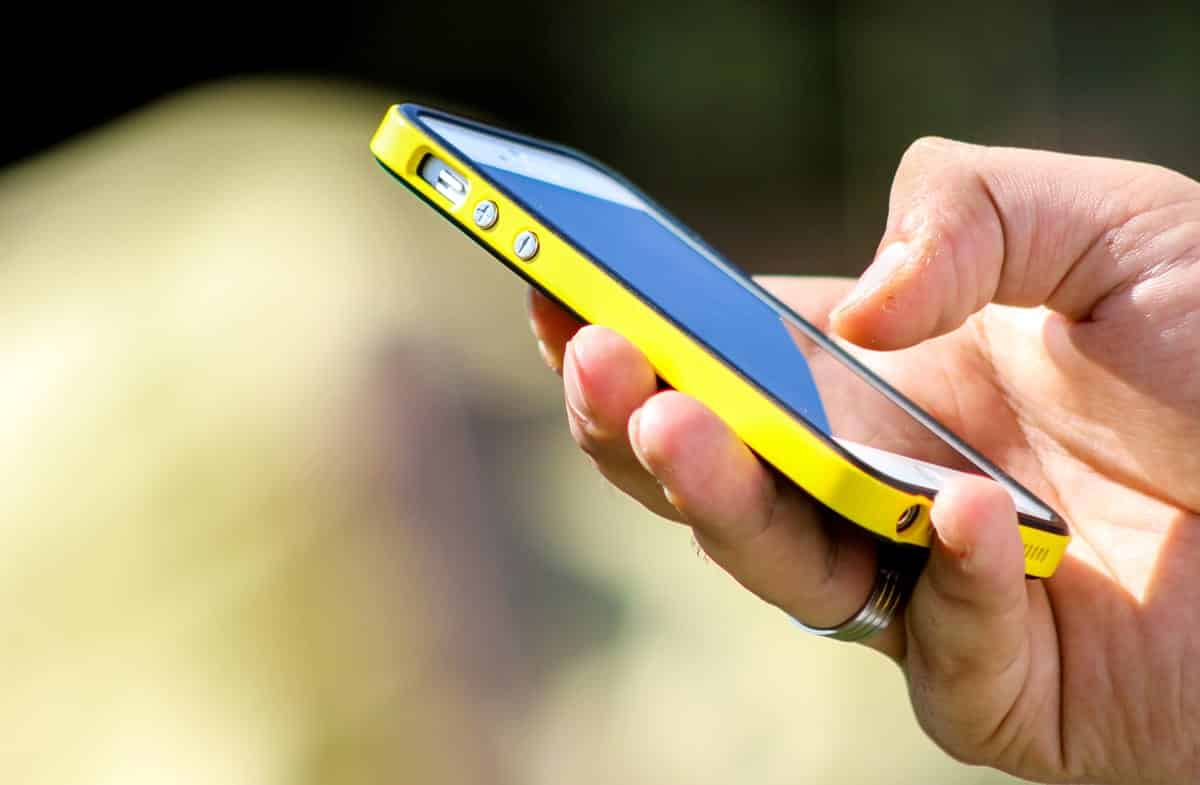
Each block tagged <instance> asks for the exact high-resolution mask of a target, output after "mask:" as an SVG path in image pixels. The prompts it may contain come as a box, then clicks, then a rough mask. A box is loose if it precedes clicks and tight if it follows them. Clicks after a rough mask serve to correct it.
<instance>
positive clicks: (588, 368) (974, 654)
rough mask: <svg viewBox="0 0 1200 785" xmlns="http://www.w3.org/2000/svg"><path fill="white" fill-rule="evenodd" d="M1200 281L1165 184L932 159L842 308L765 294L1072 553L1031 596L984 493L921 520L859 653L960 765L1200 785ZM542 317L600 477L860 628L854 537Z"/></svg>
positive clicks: (1185, 222)
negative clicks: (897, 393)
mask: <svg viewBox="0 0 1200 785" xmlns="http://www.w3.org/2000/svg"><path fill="white" fill-rule="evenodd" d="M1198 260H1200V184H1197V183H1196V182H1194V181H1192V180H1190V179H1188V178H1186V177H1184V176H1182V175H1180V174H1177V173H1175V172H1171V171H1168V170H1165V169H1162V168H1159V167H1155V166H1151V165H1147V164H1140V163H1132V162H1125V161H1116V160H1108V159H1097V158H1084V157H1078V156H1067V155H1060V154H1054V153H1046V152H1040V151H1032V150H1017V149H1006V148H984V147H976V146H972V145H964V144H959V143H955V142H950V141H947V140H941V139H925V140H920V141H918V142H916V143H915V144H914V145H913V146H912V147H911V148H910V149H909V150H908V152H907V153H906V154H905V156H904V158H903V160H902V161H901V163H900V166H899V169H898V171H897V174H896V178H895V181H894V184H893V187H892V194H891V201H890V214H889V218H888V224H887V228H886V230H885V232H884V237H883V240H882V241H881V242H880V245H879V252H878V253H877V256H876V259H875V262H874V263H873V264H872V266H871V267H870V268H869V269H868V270H867V272H866V273H865V274H864V275H863V276H862V278H861V279H860V280H859V281H858V283H857V285H854V282H852V281H845V280H839V279H812V278H807V279H805V278H782V279H766V280H764V281H763V283H764V285H765V286H767V287H768V288H769V289H771V290H772V291H773V292H774V293H775V294H776V295H777V296H779V297H780V298H781V299H783V300H784V301H785V302H787V303H789V304H790V305H791V306H792V307H793V308H795V309H796V310H797V311H798V312H800V313H801V314H803V315H804V316H806V317H807V318H808V319H809V320H810V321H813V322H814V323H815V324H817V326H819V327H821V328H823V329H829V330H832V331H833V332H836V333H838V334H840V335H841V336H842V337H844V338H846V339H848V340H849V341H852V342H853V343H854V344H856V345H857V346H858V347H861V348H860V349H859V350H857V353H858V354H859V356H860V357H861V359H862V360H863V361H864V362H866V363H867V364H868V365H870V366H872V367H873V368H875V369H877V370H878V371H879V372H880V373H881V374H882V375H884V376H885V377H886V378H888V379H889V381H891V382H892V383H893V384H894V385H896V386H897V387H899V388H900V389H901V390H903V391H904V392H906V393H907V394H908V395H909V396H910V397H912V398H913V399H914V400H915V401H916V402H917V403H918V404H920V405H921V406H922V407H924V408H925V409H927V410H928V411H930V412H931V413H932V414H933V415H934V416H935V417H937V418H938V419H940V420H941V421H942V422H944V423H945V424H946V425H947V426H949V427H950V428H951V429H952V430H954V431H955V432H956V433H958V434H959V435H960V436H962V437H963V438H965V439H966V440H967V441H968V442H969V443H971V444H972V445H974V446H975V447H977V448H979V449H980V450H981V451H982V452H984V453H985V454H986V455H988V456H989V457H990V458H992V459H993V460H995V461H996V462H997V463H999V464H1000V465H1001V466H1002V467H1003V468H1005V469H1006V470H1007V471H1008V472H1010V473H1011V474H1012V475H1013V476H1014V477H1016V479H1018V480H1019V481H1020V482H1022V483H1023V484H1024V485H1026V486H1027V487H1029V488H1030V489H1031V490H1032V491H1033V492H1034V493H1036V494H1038V495H1039V496H1041V497H1042V498H1044V499H1046V501H1048V502H1049V503H1050V504H1051V505H1052V506H1054V507H1055V508H1056V509H1057V510H1059V511H1060V512H1061V513H1063V514H1064V515H1065V517H1066V518H1067V520H1068V522H1069V523H1070V525H1071V527H1072V532H1073V534H1074V539H1073V541H1072V544H1071V547H1070V551H1069V553H1068V555H1067V557H1066V559H1065V560H1064V562H1063V564H1062V566H1061V567H1060V568H1059V570H1058V572H1057V573H1056V575H1055V576H1054V577H1053V578H1051V579H1048V580H1045V581H1026V580H1025V579H1024V576H1023V570H1024V563H1023V556H1022V547H1021V543H1020V540H1019V537H1018V533H1017V527H1016V519H1015V513H1014V511H1013V507H1012V502H1011V500H1010V498H1009V497H1008V495H1007V494H1006V493H1005V492H1004V491H1003V490H1002V489H1000V488H999V486H997V485H995V484H994V483H992V482H990V481H987V480H984V479H965V480H960V481H956V482H954V483H953V484H951V485H950V486H948V487H947V488H945V489H944V490H943V491H942V492H941V493H939V495H938V497H937V499H936V500H935V504H934V507H933V510H932V520H933V524H934V527H935V530H936V537H935V541H934V543H933V547H932V552H931V555H930V559H929V562H928V564H927V566H926V567H925V569H924V571H923V573H922V575H921V576H920V579H919V580H918V582H917V584H916V586H915V588H914V590H913V594H912V597H911V598H910V601H909V603H908V607H907V609H906V611H905V614H904V616H903V618H897V619H896V621H894V622H893V623H892V625H891V626H890V627H889V628H888V629H887V630H885V631H884V632H883V633H881V634H880V635H878V636H876V637H875V638H873V639H871V640H870V641H868V643H867V645H869V646H871V647H873V648H875V649H878V650H879V651H881V652H883V653H884V654H886V655H888V656H889V657H892V658H893V659H895V660H896V661H897V662H898V663H899V664H900V665H901V667H902V669H903V671H904V673H905V676H906V678H907V680H908V685H909V692H910V696H911V698H912V702H913V707H914V709H915V711H916V715H917V718H918V720H919V722H920V723H921V725H922V727H923V728H924V729H925V730H926V732H927V733H928V734H929V735H930V736H931V737H932V738H933V739H934V740H935V741H936V742H937V743H938V744H939V745H941V746H942V747H943V749H945V750H946V751H947V752H949V753H950V754H951V755H953V756H955V757H956V758H959V759H960V760H964V761H967V762H970V763H977V764H984V765H988V766H993V767H996V768H999V769H1003V770H1005V771H1008V772H1010V773H1013V774H1016V775H1019V776H1022V777H1026V778H1030V779H1035V780H1042V781H1046V782H1112V783H1118V782H1119V783H1139V782H1145V783H1151V782H1154V783H1157V782H1163V783H1168V782H1169V783H1179V782H1195V781H1200V577H1198V575H1197V571H1196V569H1195V565H1197V564H1200V514H1198V513H1200V484H1198V483H1197V482H1196V478H1197V477H1200V450H1198V449H1197V447H1200V261H1198ZM839 303H840V304H839ZM530 312H531V319H532V326H533V330H534V333H535V335H536V336H537V338H538V341H539V347H540V350H541V352H542V355H543V357H544V358H545V359H546V362H547V363H548V364H549V365H550V366H551V367H552V368H554V369H555V370H557V371H559V372H560V373H561V374H562V375H563V380H564V388H565V395H566V402H567V407H566V408H567V418H568V422H569V425H570V428H571V433H572V435H573V436H574V438H575V440H576V441H577V442H578V443H579V445H580V447H581V448H582V449H583V450H584V451H585V452H586V453H587V454H588V455H589V456H590V457H591V459H592V460H593V462H594V463H595V465H596V468H597V469H598V470H599V471H600V472H602V473H603V474H604V476H605V477H607V478H608V479H609V480H610V481H611V482H612V483H613V484H615V485H616V486H618V487H620V488H621V489H622V490H624V491H625V492H627V493H629V494H630V495H631V496H633V497H634V498H636V499H638V500H639V501H641V502H642V503H643V504H644V505H646V506H647V507H648V508H650V509H651V510H653V511H654V512H656V513H658V514H660V515H662V516H663V517H665V518H669V519H672V520H676V521H679V522H682V523H684V524H687V525H689V526H691V527H692V528H693V530H694V532H695V536H696V540H697V541H698V542H699V543H700V545H701V546H702V547H703V548H704V550H705V551H706V552H707V553H708V554H709V556H710V557H711V558H712V559H713V561H715V562H717V563H718V564H720V565H721V566H722V567H724V568H725V569H726V570H727V571H728V572H729V573H730V574H731V575H732V576H733V577H734V578H736V579H737V580H738V581H739V582H741V583H742V584H743V585H745V586H746V587H747V588H748V589H750V590H751V591H753V592H755V593H756V594H758V595H759V596H760V597H762V598H763V599H764V600H766V601H768V602H771V603H773V604H775V605H777V606H779V607H780V608H781V609H783V610H784V611H786V612H787V613H789V614H791V615H793V616H795V617H796V618H798V619H801V620H803V621H804V622H806V623H808V624H811V625H816V626H828V625H834V624H838V623H840V622H842V621H844V620H845V619H846V618H847V617H848V616H850V615H851V614H853V613H854V612H855V611H856V610H857V609H858V607H859V606H860V605H861V604H862V601H863V598H865V597H866V595H867V593H868V591H869V589H870V586H871V583H872V581H873V579H874V574H875V562H876V556H875V551H874V546H873V545H872V544H871V542H870V541H869V540H868V539H867V537H866V536H865V535H864V534H862V533H861V532H859V531H857V530H855V529H854V528H853V527H850V526H841V525H833V524H830V523H829V522H828V517H827V516H822V515H821V514H820V513H819V512H818V511H817V510H815V509H814V508H813V506H812V504H811V503H810V502H809V501H808V500H807V499H806V497H805V496H804V495H803V494H802V493H801V492H799V491H798V490H796V489H795V488H794V487H792V486H790V485H788V484H786V483H783V482H777V480H776V475H775V474H774V473H772V472H771V471H769V470H767V469H766V468H765V467H764V466H763V465H762V464H761V463H760V462H759V461H758V459H757V458H756V457H755V456H754V455H753V454H752V453H751V452H750V451H749V449H747V448H746V447H745V445H743V444H742V443H741V442H740V441H739V440H738V439H737V438H736V436H734V434H733V433H732V432H731V431H730V430H729V429H728V428H727V427H726V426H725V425H724V423H723V422H722V421H721V420H719V419H718V418H717V417H716V416H715V415H714V414H713V413H712V412H710V411H709V410H707V409H706V408H705V407H703V406H702V405H701V404H699V403H698V402H696V401H695V400H693V399H691V398H689V397H688V396H686V395H684V394H682V393H679V392H675V391H670V390H668V391H658V390H657V388H656V384H655V374H654V371H653V369H652V368H651V367H650V365H649V364H648V362H647V361H646V359H645V358H644V357H643V356H642V355H641V353H640V352H639V351H638V350H637V349H636V348H635V347H633V346H632V345H631V344H630V343H629V342H628V341H626V340H625V339H624V338H622V337H621V336H619V335H617V334H616V333H614V332H612V331H610V330H607V329H604V328H601V327H595V326H589V327H582V328H581V327H580V325H579V324H578V323H577V322H575V321H574V320H573V318H572V317H570V316H569V315H568V314H567V313H565V312H564V311H562V310H561V309H560V308H558V307H557V306H556V305H554V304H553V303H551V302H550V301H548V300H546V299H545V298H544V297H542V296H540V295H538V294H536V293H534V294H533V295H532V296H531V300H530ZM814 374H815V375H816V376H817V381H818V384H820V381H821V369H820V367H814ZM833 405H836V404H833ZM856 414H859V413H856ZM861 416H864V417H869V416H878V417H883V416H885V414H884V413H882V412H862V413H861ZM891 448H892V449H895V445H891ZM927 448H928V445H917V444H914V445H912V451H918V450H921V449H927ZM922 457H927V458H931V459H933V460H938V459H939V457H938V456H936V455H934V456H930V455H923V456H922ZM945 458H946V461H947V462H949V460H950V456H946V457H945Z"/></svg>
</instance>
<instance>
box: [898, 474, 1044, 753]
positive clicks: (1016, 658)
mask: <svg viewBox="0 0 1200 785" xmlns="http://www.w3.org/2000/svg"><path fill="white" fill-rule="evenodd" d="M931 517H932V521H933V524H934V527H935V530H936V532H937V537H936V539H935V541H934V544H933V548H932V551H931V553H930V556H929V563H928V565H927V566H926V568H925V571H924V572H923V573H922V575H921V578H920V580H919V581H918V582H917V585H916V586H915V587H914V590H913V595H912V598H911V601H910V603H909V610H908V613H907V629H908V636H909V639H908V650H907V652H908V653H907V662H906V667H907V669H908V675H909V681H910V687H911V691H912V699H913V705H914V708H915V709H916V712H917V717H918V718H919V719H920V721H921V723H922V725H923V726H924V727H925V729H926V730H927V731H928V732H929V734H930V736H932V737H933V738H934V739H935V740H937V741H938V742H939V743H940V744H942V746H944V747H946V749H947V751H948V752H950V753H951V754H952V755H955V756H957V757H960V758H963V759H967V760H972V759H983V758H984V757H986V754H987V751H988V750H987V748H988V747H990V746H991V745H992V744H999V743H1003V741H1004V737H1005V734H1006V732H1007V731H1008V730H1010V729H1006V728H1005V727H1004V725H1005V722H1006V719H1011V718H1012V717H1013V715H1014V714H1015V712H1013V711H1012V708H1013V706H1014V705H1015V704H1016V702H1017V700H1018V697H1019V696H1020V695H1021V691H1022V687H1023V686H1024V685H1025V682H1026V679H1027V678H1028V676H1029V672H1030V645H1029V638H1028V624H1027V621H1028V612H1029V601H1028V595H1027V592H1026V585H1025V577H1024V558H1023V551H1022V545H1021V540H1020V536H1019V533H1018V529H1017V517H1016V513H1015V511H1014V509H1013V503H1012V499H1011V497H1009V495H1008V493H1007V492H1006V491H1004V490H1003V489H1002V488H1001V487H1000V486H999V485H997V484H995V483H994V482H991V481H990V480H986V479H983V478H974V477H972V478H965V479H959V480H956V481H954V482H952V483H951V484H949V485H947V486H946V487H945V488H943V489H942V490H941V491H940V492H939V493H938V495H937V497H936V499H935V501H934V506H933V510H932V511H931Z"/></svg>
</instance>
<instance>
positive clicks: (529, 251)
mask: <svg viewBox="0 0 1200 785" xmlns="http://www.w3.org/2000/svg"><path fill="white" fill-rule="evenodd" d="M538 248H539V244H538V238H537V235H536V234H534V233H533V232H531V231H529V230H526V231H524V232H521V233H520V234H518V235H517V239H516V240H515V241H514V242H513V253H515V254H516V255H517V258H519V259H522V260H524V261H526V262H528V261H529V260H530V259H532V258H533V257H535V256H537V252H538Z"/></svg>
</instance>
